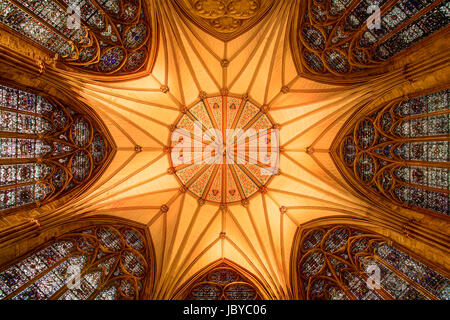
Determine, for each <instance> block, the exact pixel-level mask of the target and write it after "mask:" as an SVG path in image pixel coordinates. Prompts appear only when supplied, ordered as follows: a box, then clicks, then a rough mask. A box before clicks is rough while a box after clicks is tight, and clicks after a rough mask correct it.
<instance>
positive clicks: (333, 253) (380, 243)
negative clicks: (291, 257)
mask: <svg viewBox="0 0 450 320" xmlns="http://www.w3.org/2000/svg"><path fill="white" fill-rule="evenodd" d="M325 232H326V234H327V235H326V236H325V241H322V242H321V244H320V245H319V246H317V245H314V246H311V243H317V240H316V239H319V238H320V237H321V235H322V234H324V233H325ZM298 250H299V251H298V257H299V259H300V261H299V262H298V263H297V266H298V271H299V273H298V276H299V281H298V282H299V285H300V287H301V289H302V290H303V291H302V293H301V294H302V296H304V297H306V298H308V299H356V300H381V299H400V300H411V299H412V300H425V299H443V300H448V299H450V296H449V294H448V288H449V285H450V280H449V279H448V278H446V277H445V276H443V275H442V274H440V273H439V272H437V271H435V270H433V269H432V268H430V267H429V266H427V265H426V264H424V263H422V262H419V261H418V260H416V259H415V258H412V257H411V256H410V255H409V254H407V253H406V252H404V251H401V250H399V249H398V248H396V247H395V245H394V246H392V245H389V244H387V241H385V240H384V239H382V237H380V236H378V235H376V234H373V233H372V232H369V231H364V230H359V229H356V228H354V227H350V226H345V227H344V226H335V225H328V226H324V227H320V228H316V229H312V230H309V231H308V232H307V233H306V236H305V237H304V238H302V239H301V241H300V245H299V249H298ZM348 253H349V254H350V256H349V255H348ZM325 261H328V262H329V264H328V265H330V266H332V268H333V269H334V273H331V272H330V271H329V269H328V268H327V266H326V264H325ZM371 270H379V274H380V282H379V283H377V285H378V284H379V287H377V286H374V285H370V286H369V282H370V281H367V279H368V278H369V276H371V275H372V271H371ZM369 280H370V279H369ZM345 292H350V293H351V296H347V294H346V293H345Z"/></svg>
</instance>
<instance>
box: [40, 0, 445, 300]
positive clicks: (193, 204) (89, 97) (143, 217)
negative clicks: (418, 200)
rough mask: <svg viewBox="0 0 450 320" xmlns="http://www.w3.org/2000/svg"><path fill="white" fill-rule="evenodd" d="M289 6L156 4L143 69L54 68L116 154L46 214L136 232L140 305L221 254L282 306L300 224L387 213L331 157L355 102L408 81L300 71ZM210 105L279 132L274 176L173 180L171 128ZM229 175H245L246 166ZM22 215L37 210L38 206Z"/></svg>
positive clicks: (392, 93) (293, 7) (176, 174)
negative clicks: (112, 76) (151, 47)
mask: <svg viewBox="0 0 450 320" xmlns="http://www.w3.org/2000/svg"><path fill="white" fill-rule="evenodd" d="M298 5H299V4H298V2H297V1H264V0H259V1H258V0H254V1H249V0H248V1H242V0H241V1H232V0H229V1H225V0H224V1H219V0H217V1H212V0H209V1H206V0H205V1H201V0H196V1H194V0H177V1H165V0H159V1H156V3H155V8H156V10H157V16H158V24H159V26H158V30H159V34H158V45H157V53H156V61H155V63H154V67H153V69H152V72H151V73H150V74H148V75H146V76H143V77H141V78H138V79H135V80H129V81H123V82H117V83H114V82H107V83H104V82H97V81H94V80H89V79H88V78H81V77H74V76H72V75H71V76H68V75H66V74H64V73H63V72H60V73H59V74H58V77H60V79H62V81H63V82H64V83H65V85H68V86H70V87H71V90H73V91H74V92H75V93H76V94H77V95H78V96H79V97H80V99H81V100H82V101H83V102H84V103H86V104H88V105H89V106H90V107H91V108H93V109H94V110H95V111H96V112H97V114H98V115H99V117H100V118H101V119H102V120H103V122H104V123H105V125H106V127H107V129H108V130H109V132H110V134H111V136H112V137H113V139H114V142H115V144H116V147H117V150H116V154H115V156H114V159H113V160H112V161H111V163H110V165H109V166H108V168H107V169H106V170H105V172H104V173H103V175H102V176H101V178H100V179H99V180H98V181H96V182H95V184H94V185H93V186H92V187H91V188H90V189H89V190H88V191H87V192H86V193H85V194H84V196H83V197H82V198H77V199H74V200H73V201H70V202H69V203H67V204H65V205H64V206H63V207H61V208H58V209H54V210H51V212H50V213H49V212H46V214H51V215H52V216H57V215H58V214H64V216H65V217H87V216H96V215H102V216H112V217H120V218H125V219H128V220H131V221H134V222H137V223H140V224H143V225H146V226H147V228H148V229H149V231H150V234H151V238H152V242H153V246H154V250H155V260H156V270H155V283H154V288H153V289H154V290H153V294H152V298H156V299H168V298H171V297H173V294H174V292H176V290H178V289H179V287H180V286H181V285H182V284H183V283H185V282H186V281H187V280H188V279H190V278H191V277H192V276H193V275H195V274H196V273H197V272H199V271H200V270H202V269H203V268H205V267H206V266H208V265H209V264H211V263H213V262H215V261H217V260H218V259H221V258H225V259H228V260H229V261H233V262H234V263H236V264H238V265H239V266H241V267H242V268H245V269H246V270H248V271H250V272H251V273H252V274H253V275H255V277H257V278H258V279H259V281H260V282H261V283H262V285H263V286H264V287H265V288H266V290H267V292H268V293H267V295H268V297H271V298H278V299H286V298H292V288H291V287H290V283H291V279H290V276H291V275H290V269H291V265H290V264H291V252H292V247H293V245H294V243H293V241H294V237H295V234H296V232H297V230H298V228H299V227H301V226H302V225H304V224H306V223H308V222H311V221H315V220H318V219H321V218H325V217H327V218H329V219H331V221H339V220H340V219H350V218H351V219H355V220H356V221H373V222H374V223H375V224H376V223H379V222H382V221H384V220H385V219H386V216H387V215H389V214H390V212H394V211H395V212H399V211H400V209H399V208H398V207H396V206H393V205H390V206H389V205H387V206H384V207H383V206H382V205H381V204H380V205H373V204H371V203H369V202H368V201H367V200H366V199H365V198H364V197H362V196H361V195H359V194H358V193H356V192H355V191H353V190H352V189H351V188H350V187H349V186H348V184H347V183H346V182H345V180H344V179H343V178H342V176H341V173H340V171H339V170H338V169H337V167H336V166H335V164H334V161H333V159H332V156H331V152H330V151H331V146H332V143H333V140H334V138H335V137H336V135H337V134H338V132H339V131H340V129H341V128H342V126H343V125H344V123H345V122H346V121H347V120H348V118H349V116H350V115H351V114H352V113H353V112H354V111H355V110H356V109H357V108H358V107H360V106H361V105H362V104H363V103H368V102H371V101H373V100H374V99H375V98H377V99H378V98H380V97H383V99H388V98H393V97H397V96H400V95H402V94H404V93H405V92H406V93H407V92H408V89H405V88H407V86H411V83H410V81H409V80H408V79H405V76H404V74H402V73H400V72H399V73H397V74H395V75H394V76H392V77H383V76H379V77H375V78H372V79H368V81H366V82H365V83H363V84H360V85H358V86H356V85H346V86H339V85H331V84H325V83H319V82H314V81H312V80H308V79H306V78H305V77H302V76H299V74H298V69H297V67H296V64H295V63H294V52H293V48H292V46H291V34H290V31H291V28H292V26H291V20H292V18H293V17H294V16H295V14H296V12H297V10H298ZM218 34H219V36H218ZM224 40H226V41H224ZM410 59H413V57H412V58H410ZM447 67H448V66H447ZM447 73H448V72H447ZM413 76H414V75H413ZM413 76H412V77H413ZM430 77H431V78H430ZM430 77H428V78H426V77H425V78H419V77H417V79H415V81H416V82H415V84H413V89H414V88H420V87H421V86H422V85H424V84H427V83H435V82H439V81H448V77H447V76H446V73H445V72H443V73H440V74H439V75H433V76H430ZM369 80H370V81H369ZM394 85H395V86H396V87H395V90H391V88H392V87H394ZM414 86H415V87H414ZM383 95H386V96H383ZM214 97H219V98H218V99H219V100H221V101H220V105H219V108H220V110H225V108H226V106H227V102H224V101H227V100H226V99H229V98H228V97H234V98H235V99H236V101H237V104H238V105H239V108H241V106H242V101H243V100H247V99H248V101H251V102H252V103H253V104H254V105H255V108H256V109H257V110H256V112H257V113H258V112H261V110H263V111H264V112H262V113H261V116H265V117H266V118H267V124H266V125H267V126H268V127H271V128H278V129H279V130H280V131H279V132H280V155H279V172H277V174H275V175H274V176H272V177H270V179H267V180H266V179H265V178H264V179H262V178H259V179H258V177H256V176H253V175H252V174H249V175H246V177H247V178H248V177H250V180H251V182H249V183H252V184H254V186H252V188H251V189H250V190H244V189H243V188H242V187H239V186H238V184H239V183H240V184H241V186H242V185H244V184H245V183H243V181H242V179H241V178H239V177H238V175H237V174H238V173H237V169H235V170H234V171H233V178H232V179H230V181H232V182H230V183H235V184H236V188H234V187H233V188H230V187H227V186H225V187H224V183H222V184H221V183H220V182H222V181H225V177H220V178H217V179H215V178H212V177H215V175H219V174H225V173H226V172H227V170H226V169H224V170H217V168H214V167H213V168H211V169H210V171H209V172H206V175H207V176H206V177H204V181H206V182H202V181H200V183H203V184H204V185H203V186H201V187H195V186H194V184H195V183H197V180H196V179H192V177H189V175H188V176H187V177H186V178H185V177H184V176H183V174H182V172H181V170H180V168H177V167H176V166H174V165H173V162H172V159H171V154H170V148H169V146H170V143H171V142H170V141H171V133H172V132H173V129H174V128H175V127H177V126H179V125H180V121H181V120H180V119H182V117H183V116H184V115H186V114H188V113H190V111H191V110H192V109H190V108H191V107H192V106H195V105H196V104H197V103H199V101H201V100H202V99H203V101H206V102H205V103H207V104H208V108H209V107H211V108H210V109H212V108H213V107H214V101H213V99H214ZM190 114H192V112H191V113H190ZM219 119H220V117H219ZM221 120H223V119H221ZM223 123H226V121H225V122H222V124H223ZM217 125H218V124H217ZM206 169H207V168H203V169H200V173H199V174H197V176H196V177H197V178H198V177H199V176H201V174H202V172H204V171H205V170H206ZM202 170H203V171H202ZM242 170H243V171H242V173H244V172H245V173H249V172H248V171H250V172H251V170H250V169H249V168H248V167H245V168H244V169H242ZM194 171H195V170H194ZM190 175H192V173H190ZM201 179H202V177H200V180H201ZM216 180H217V181H216ZM216 182H217V183H218V187H214V183H216ZM205 183H206V185H205ZM232 189H233V190H234V192H230V191H231V190H232ZM218 194H220V196H218ZM218 197H219V198H218ZM33 214H34V216H35V217H37V218H39V217H40V215H43V213H42V212H39V210H36V211H35V212H34V213H33ZM408 214H410V217H409V218H415V219H418V220H420V219H424V221H427V223H429V227H430V228H436V229H437V228H439V227H442V226H443V227H444V229H445V228H446V226H448V223H447V222H446V221H439V222H429V221H428V220H427V218H426V216H424V215H423V214H413V213H408ZM405 215H406V214H405ZM409 218H408V217H407V218H401V219H400V218H399V221H400V222H398V223H399V224H402V223H406V221H408V219H409ZM402 219H403V220H402ZM396 223H397V222H396ZM379 231H380V232H383V229H380V230H379ZM399 237H400V236H399ZM405 241H406V243H407V244H409V245H411V246H413V245H412V244H411V242H408V241H409V240H405ZM415 249H416V250H418V251H421V252H422V253H423V252H425V251H428V252H429V253H428V255H429V256H431V257H433V258H434V260H435V261H437V263H439V262H440V263H442V262H443V261H444V260H445V258H442V257H441V258H439V251H438V250H434V249H433V248H432V247H426V246H424V247H421V248H415ZM440 259H441V260H440ZM444 264H445V263H444Z"/></svg>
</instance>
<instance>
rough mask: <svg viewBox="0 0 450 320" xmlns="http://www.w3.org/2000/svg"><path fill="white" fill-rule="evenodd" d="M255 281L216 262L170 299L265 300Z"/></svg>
mask: <svg viewBox="0 0 450 320" xmlns="http://www.w3.org/2000/svg"><path fill="white" fill-rule="evenodd" d="M268 297H269V295H268V294H267V292H266V290H265V289H264V287H263V286H262V285H261V283H260V282H259V280H258V279H257V278H256V277H255V276H254V275H252V274H251V273H250V272H248V271H247V270H245V269H243V268H242V267H240V266H238V265H237V264H235V263H234V262H232V261H230V260H228V259H220V260H218V261H216V262H213V263H212V264H210V265H209V266H207V267H205V268H204V269H202V270H200V271H199V272H197V273H196V274H195V275H193V276H192V277H191V279H189V280H188V281H187V282H186V283H185V284H183V285H182V286H181V287H180V288H179V289H178V290H177V293H176V294H175V295H174V298H173V299H174V300H263V299H268Z"/></svg>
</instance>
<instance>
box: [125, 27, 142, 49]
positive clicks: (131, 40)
mask: <svg viewBox="0 0 450 320" xmlns="http://www.w3.org/2000/svg"><path fill="white" fill-rule="evenodd" d="M146 36H147V27H146V26H145V24H143V23H140V24H137V25H134V26H131V27H130V28H129V29H128V31H127V32H126V33H125V39H124V45H125V47H127V48H130V49H136V48H138V47H139V46H140V45H142V44H143V43H144V40H145V38H146Z"/></svg>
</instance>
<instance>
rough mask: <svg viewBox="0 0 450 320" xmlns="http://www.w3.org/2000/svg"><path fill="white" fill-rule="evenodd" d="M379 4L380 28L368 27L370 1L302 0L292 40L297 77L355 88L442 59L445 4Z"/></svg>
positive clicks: (400, 0)
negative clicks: (395, 72) (348, 85)
mask: <svg viewBox="0 0 450 320" xmlns="http://www.w3.org/2000/svg"><path fill="white" fill-rule="evenodd" d="M378 3H379V7H380V13H381V28H380V29H378V28H373V29H369V28H368V23H366V22H367V20H368V19H369V17H370V16H371V14H370V13H368V12H369V11H368V9H369V5H370V3H369V2H366V1H363V0H325V1H321V0H305V1H298V4H297V7H296V10H295V14H294V16H295V17H294V19H293V24H292V26H291V35H290V37H291V49H292V52H293V58H294V63H295V65H296V67H297V70H298V72H299V74H300V75H302V76H305V77H307V78H309V79H312V80H316V81H319V82H323V83H329V84H355V83H361V82H366V81H368V80H371V79H374V78H377V77H379V76H382V75H384V74H388V73H390V72H393V71H395V70H400V71H402V69H405V68H407V67H410V66H414V65H419V64H423V63H424V62H426V61H427V60H432V59H440V58H438V57H437V56H442V54H441V53H442V52H445V51H446V50H448V44H447V43H446V42H445V39H446V38H448V33H449V32H450V26H449V23H450V18H449V14H448V12H449V8H448V3H446V1H444V0H438V1H433V0H427V1H415V2H412V1H406V0H381V1H379V2H378ZM403 72H406V70H403Z"/></svg>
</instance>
